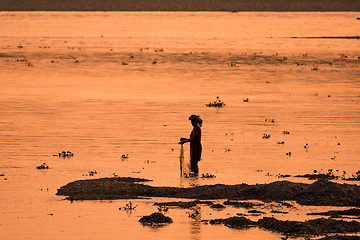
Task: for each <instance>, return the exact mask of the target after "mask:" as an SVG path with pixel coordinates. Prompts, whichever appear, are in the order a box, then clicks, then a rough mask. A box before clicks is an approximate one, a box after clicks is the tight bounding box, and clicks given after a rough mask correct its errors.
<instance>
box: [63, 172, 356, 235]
mask: <svg viewBox="0 0 360 240" xmlns="http://www.w3.org/2000/svg"><path fill="white" fill-rule="evenodd" d="M148 181H151V180H147V179H142V178H125V177H113V178H100V179H91V180H78V181H74V182H71V183H69V184H67V185H65V186H63V187H61V188H60V189H58V192H57V195H62V196H67V197H66V198H65V199H67V200H71V201H74V200H113V199H135V198H149V197H166V198H184V199H197V200H191V201H173V202H161V203H157V202H156V203H154V205H155V206H163V207H166V208H167V207H179V208H182V209H192V208H196V207H198V205H207V206H210V207H211V208H214V209H215V208H225V207H226V206H232V207H236V208H245V209H253V208H254V207H258V206H262V205H264V203H254V202H246V201H244V200H254V199H256V200H261V201H263V202H272V201H274V202H278V203H280V204H282V205H283V206H284V207H290V208H291V207H292V206H291V204H289V203H286V202H284V201H296V202H297V203H298V204H300V205H315V206H352V207H355V208H351V209H348V210H341V211H328V212H322V213H316V214H309V215H321V216H330V217H329V218H324V217H321V218H318V219H312V220H307V221H304V222H301V221H282V220H278V219H276V218H274V217H263V218H261V219H259V220H258V221H252V220H250V219H248V218H246V216H247V215H243V214H241V215H242V216H234V217H229V218H226V219H210V220H200V221H201V222H202V223H203V224H211V225H221V224H222V225H224V226H227V227H229V228H237V229H239V228H250V227H259V228H263V229H266V230H269V231H273V232H278V233H282V234H284V235H286V236H293V237H299V236H300V237H304V236H305V238H306V239H310V238H311V237H313V236H324V238H322V239H360V237H359V236H347V235H343V234H357V233H359V232H360V222H359V221H357V220H356V219H359V216H360V212H359V209H357V208H356V207H359V206H360V199H359V196H360V186H357V185H350V184H338V183H334V182H331V181H327V180H322V179H321V180H318V181H316V182H314V183H312V184H305V183H294V182H289V181H279V182H273V183H269V184H256V185H247V184H237V185H223V184H216V185H207V186H197V187H190V188H177V187H153V186H149V185H146V184H145V183H146V182H148ZM216 199H227V200H225V201H224V202H223V204H215V203H214V202H213V201H211V200H216ZM288 205H290V206H288ZM254 211H256V210H254ZM250 212H251V211H249V213H250ZM283 213H286V212H283ZM349 216H352V219H348V220H343V219H339V220H336V219H334V218H348V217H349ZM356 217H357V218H356ZM139 222H140V223H142V224H144V225H148V226H151V227H159V226H160V227H161V226H164V225H167V224H170V223H172V222H173V220H172V219H171V218H169V217H166V216H164V215H162V214H161V213H153V214H151V215H149V216H143V217H142V218H141V219H140V220H139ZM328 234H329V235H330V234H337V235H332V236H327V235H328ZM339 234H342V235H339Z"/></svg>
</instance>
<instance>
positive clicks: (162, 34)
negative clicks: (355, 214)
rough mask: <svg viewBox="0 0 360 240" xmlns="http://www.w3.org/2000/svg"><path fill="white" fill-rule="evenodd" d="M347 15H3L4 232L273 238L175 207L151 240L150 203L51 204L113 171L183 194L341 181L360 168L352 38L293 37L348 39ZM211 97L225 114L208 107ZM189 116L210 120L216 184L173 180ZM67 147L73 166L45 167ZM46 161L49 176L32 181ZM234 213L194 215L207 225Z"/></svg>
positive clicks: (354, 28) (206, 138)
mask: <svg viewBox="0 0 360 240" xmlns="http://www.w3.org/2000/svg"><path fill="white" fill-rule="evenodd" d="M356 17H357V13H196V12H195V13H180V12H179V13H162V12H156V13H155V12H151V13H150V12H141V13H132V12H123V13H122V12H114V13H109V12H104V13H103V12H92V13H83V12H81V13H80V12H31V13H27V12H1V13H0V19H1V21H0V28H1V31H0V32H1V33H0V39H1V41H0V44H1V45H0V53H4V54H3V55H1V56H2V57H1V58H0V81H1V88H0V101H1V105H0V112H1V119H0V143H1V144H0V154H1V156H2V158H1V161H0V174H2V175H3V176H1V177H0V189H1V195H0V203H1V204H0V209H1V211H0V214H2V217H1V220H0V237H1V238H2V239H45V238H55V239H79V238H82V239H87V238H90V237H93V238H96V239H102V238H104V239H105V238H106V239H108V238H111V237H119V236H123V237H125V238H126V239H128V238H130V237H132V238H139V239H141V238H145V237H146V238H148V239H158V238H159V236H161V237H162V238H168V239H177V238H181V239H184V238H190V239H205V238H207V239H211V238H213V239H217V238H220V236H221V238H223V237H224V236H226V237H227V238H229V239H235V238H238V237H239V236H241V237H243V238H247V239H248V238H249V239H264V238H266V239H279V236H280V235H279V234H273V233H270V232H267V231H263V230H260V229H257V228H255V229H250V230H241V231H240V230H233V229H228V228H227V227H225V226H208V225H204V224H200V223H197V222H194V221H193V220H192V219H189V218H188V216H187V214H186V210H179V209H170V212H169V213H168V215H169V216H170V217H172V218H173V219H174V223H173V224H171V225H169V226H166V227H164V228H160V229H151V228H148V227H143V226H141V225H140V224H138V223H137V221H138V219H140V217H141V216H142V215H146V214H150V213H152V212H154V211H157V208H156V207H155V206H152V204H153V203H154V202H155V201H157V199H148V200H134V201H133V202H134V204H136V205H138V207H137V208H136V210H135V211H134V212H133V213H132V214H128V213H126V212H124V211H119V210H118V209H119V207H124V206H125V204H126V203H128V200H127V201H124V200H119V201H112V202H109V201H94V202H73V203H70V202H68V201H63V200H62V199H63V197H59V196H55V193H56V190H57V189H58V188H59V187H61V186H63V185H65V184H66V183H68V182H71V181H74V180H78V179H87V178H96V177H111V176H113V175H114V174H116V175H119V176H131V177H142V178H148V179H152V180H154V181H153V182H152V183H150V184H152V185H158V186H160V185H161V186H165V185H166V186H177V187H179V186H181V187H188V186H193V185H204V184H215V183H223V184H237V183H248V184H255V183H267V182H273V181H277V180H284V179H282V178H278V177H277V175H278V174H289V175H292V176H294V175H297V174H305V173H312V172H313V170H318V171H321V170H322V171H323V172H327V171H328V169H333V171H334V173H335V174H336V175H339V176H340V175H342V174H343V171H346V177H350V176H351V174H354V173H355V172H357V171H358V170H360V163H359V161H358V158H359V153H360V150H359V148H358V146H359V143H360V141H359V133H360V130H359V126H360V117H359V110H360V109H359V101H360V89H359V87H360V81H359V80H360V78H359V76H360V75H359V73H360V72H359V58H358V57H359V56H360V51H359V45H360V42H359V40H356V39H321V38H311V39H307V38H291V37H323V36H356V35H358V32H359V23H360V22H359V21H356ZM20 44H21V46H23V47H22V48H19V47H18V46H19V45H20ZM162 50H163V51H162ZM25 59H26V60H27V62H26V61H25ZM154 61H156V64H153V63H154ZM231 62H232V63H233V66H231ZM123 63H124V64H127V65H123ZM29 65H30V66H29ZM234 65H235V66H234ZM312 69H318V70H312ZM216 96H219V97H220V99H221V100H222V101H223V102H225V104H226V106H225V107H223V108H221V109H214V108H208V107H206V105H205V104H207V103H209V102H213V101H214V100H216ZM246 98H248V99H249V102H244V101H243V99H246ZM191 114H199V115H200V116H201V117H202V119H203V120H204V124H203V127H202V131H203V136H202V143H203V156H202V161H201V162H200V163H199V168H200V173H211V174H214V175H216V178H214V179H202V178H199V179H186V178H180V176H179V175H180V174H179V173H180V172H179V171H180V170H179V153H180V146H179V145H178V144H177V143H178V141H179V138H180V137H186V136H188V135H189V134H190V131H191V124H190V122H189V121H188V116H190V115H191ZM266 119H271V120H272V119H274V121H275V122H274V123H273V122H269V121H265V120H266ZM283 131H289V132H290V134H289V135H284V134H283V133H282V132H283ZM263 134H271V137H270V138H269V139H263V138H262V136H263ZM278 141H284V142H285V144H277V142H278ZM306 143H308V145H309V147H308V148H306V149H305V148H304V145H305V144H306ZM339 144H340V145H339ZM63 150H65V151H71V152H73V153H74V154H75V155H74V156H73V157H71V158H59V157H57V156H53V155H54V154H57V153H58V152H61V151H63ZM184 150H185V158H186V156H188V154H189V152H188V150H189V149H188V146H185V147H184ZM229 150H230V151H229ZM288 152H291V153H292V155H291V157H289V156H287V155H285V154H286V153H288ZM127 154H129V155H128V156H129V157H128V158H127V159H123V158H122V155H127ZM42 163H47V165H48V166H49V167H50V169H46V170H37V169H36V166H39V165H41V164H42ZM89 171H96V173H97V174H95V175H94V176H89ZM285 180H290V181H302V182H311V181H308V180H306V179H300V178H295V177H290V178H286V179H285ZM337 182H340V183H341V182H343V181H342V180H337ZM354 184H355V183H354ZM160 200H162V201H167V200H166V199H160ZM324 209H326V208H324ZM239 211H240V210H239V209H233V208H227V209H226V210H224V211H222V212H216V211H214V210H211V209H207V208H206V207H203V206H202V210H201V217H202V219H212V218H215V217H214V216H217V217H229V216H234V215H235V214H236V213H237V212H239ZM309 211H318V209H317V208H316V209H313V208H311V207H308V208H304V207H298V208H297V210H294V213H292V214H289V215H283V216H276V217H277V218H279V219H281V218H284V219H299V220H304V219H307V217H305V214H306V212H309ZM228 213H229V215H227V214H228ZM50 214H52V215H50ZM210 214H212V215H210ZM297 214H299V215H297ZM267 216H271V214H270V213H269V214H268V215H267Z"/></svg>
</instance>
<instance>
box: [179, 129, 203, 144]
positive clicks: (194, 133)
mask: <svg viewBox="0 0 360 240" xmlns="http://www.w3.org/2000/svg"><path fill="white" fill-rule="evenodd" d="M197 135H198V132H197V131H192V133H191V136H190V138H180V142H179V144H184V143H186V142H192V141H194V140H195V138H196V136H197Z"/></svg>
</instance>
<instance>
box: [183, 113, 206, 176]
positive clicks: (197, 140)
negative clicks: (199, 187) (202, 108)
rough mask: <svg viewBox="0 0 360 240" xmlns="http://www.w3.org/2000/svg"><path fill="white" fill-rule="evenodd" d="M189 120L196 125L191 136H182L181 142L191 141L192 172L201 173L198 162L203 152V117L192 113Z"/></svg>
mask: <svg viewBox="0 0 360 240" xmlns="http://www.w3.org/2000/svg"><path fill="white" fill-rule="evenodd" d="M189 120H190V121H191V125H192V126H193V127H194V128H193V130H192V132H191V134H190V138H180V142H179V144H184V143H186V142H190V166H191V172H192V173H193V174H194V175H198V174H199V167H198V162H199V161H200V159H201V152H202V146H201V128H200V127H201V125H202V119H201V118H200V116H198V115H191V116H190V117H189Z"/></svg>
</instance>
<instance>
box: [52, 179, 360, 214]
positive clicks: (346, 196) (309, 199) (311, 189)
mask: <svg viewBox="0 0 360 240" xmlns="http://www.w3.org/2000/svg"><path fill="white" fill-rule="evenodd" d="M145 181H150V180H146V179H139V178H118V177H113V178H101V179H88V180H79V181H75V182H71V183H68V184H67V185H65V186H63V187H61V188H60V189H58V191H57V193H56V194H57V195H63V196H69V197H68V198H67V199H69V200H70V199H71V200H111V199H134V198H139V197H140V198H144V197H168V198H187V199H189V198H192V199H203V200H208V199H233V200H251V199H257V200H261V201H265V202H269V201H276V202H279V201H280V202H282V201H296V202H297V203H298V204H301V205H314V206H354V207H360V186H357V185H350V184H338V183H334V182H330V181H326V180H318V181H316V182H314V183H313V184H305V183H294V182H289V181H280V182H273V183H269V184H257V185H247V184H237V185H224V184H215V185H206V186H196V187H189V188H178V187H152V186H148V185H144V184H140V183H139V182H145ZM228 204H229V205H232V204H233V205H234V206H241V203H239V204H238V205H236V203H234V202H231V201H228ZM224 205H226V204H225V203H224Z"/></svg>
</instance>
